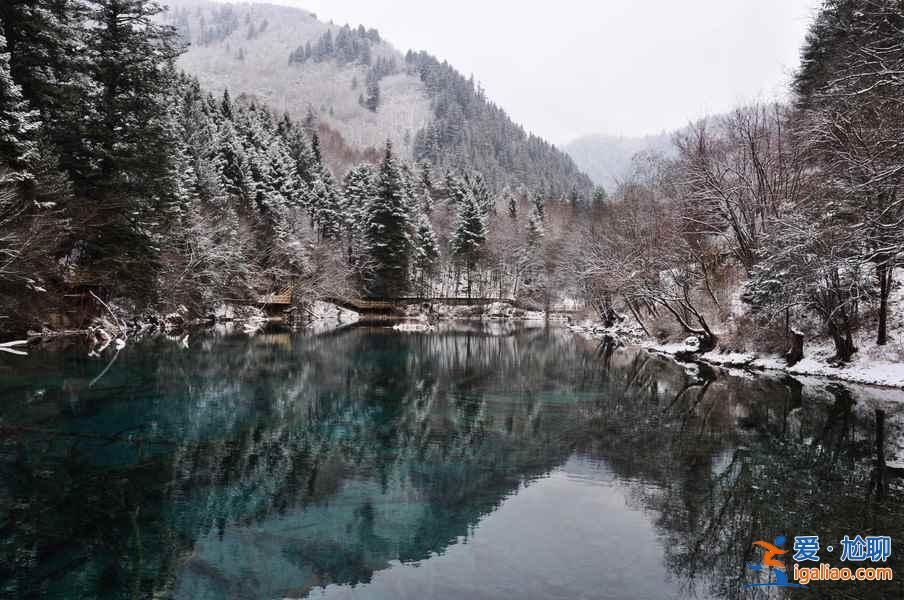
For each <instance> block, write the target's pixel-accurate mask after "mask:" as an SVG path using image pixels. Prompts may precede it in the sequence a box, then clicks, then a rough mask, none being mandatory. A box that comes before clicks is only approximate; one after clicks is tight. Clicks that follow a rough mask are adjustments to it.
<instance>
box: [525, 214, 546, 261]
mask: <svg viewBox="0 0 904 600" xmlns="http://www.w3.org/2000/svg"><path fill="white" fill-rule="evenodd" d="M540 206H542V205H540ZM544 235H545V231H544V228H543V213H542V211H541V209H540V208H539V207H538V206H537V205H534V209H533V211H531V214H530V218H528V220H527V247H528V249H530V250H531V251H533V250H536V249H537V248H538V247H539V246H540V243H541V242H542V241H543V236H544Z"/></svg>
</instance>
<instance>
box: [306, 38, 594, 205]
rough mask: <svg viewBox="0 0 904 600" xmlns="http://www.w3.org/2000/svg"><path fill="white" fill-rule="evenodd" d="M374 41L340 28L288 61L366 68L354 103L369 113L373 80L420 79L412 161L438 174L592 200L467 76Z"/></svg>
mask: <svg viewBox="0 0 904 600" xmlns="http://www.w3.org/2000/svg"><path fill="white" fill-rule="evenodd" d="M379 42H380V35H379V33H378V32H377V31H376V30H374V29H368V30H365V29H364V27H362V26H359V27H357V28H351V27H349V26H348V25H345V26H343V27H342V28H341V29H339V30H338V33H335V34H334V33H333V30H332V29H330V30H327V31H326V32H324V33H323V35H321V37H320V38H318V40H317V41H316V42H314V43H313V44H312V43H310V42H308V43H307V44H305V45H303V46H299V47H298V48H296V49H295V50H294V51H293V52H292V53H291V54H290V56H289V63H290V64H291V63H304V62H307V61H312V62H322V61H326V60H335V61H337V63H338V64H340V65H348V64H363V65H367V66H368V71H367V76H366V78H365V89H364V90H363V91H362V92H361V94H360V98H359V102H360V104H361V105H362V106H365V107H367V108H368V109H369V110H371V111H374V112H376V111H377V110H379V106H380V102H381V90H380V80H381V79H382V78H384V77H386V76H388V75H392V74H395V73H398V72H400V71H401V70H402V69H404V70H405V72H407V73H409V74H411V75H414V76H416V77H418V78H419V79H421V81H423V82H424V85H425V87H426V89H427V93H428V95H429V96H430V99H431V108H432V111H433V119H432V120H431V122H430V123H429V124H428V125H427V126H425V127H424V128H423V129H421V130H420V131H418V132H416V133H415V135H414V139H413V146H414V158H415V161H416V162H423V161H427V162H430V163H431V164H432V165H433V166H434V168H435V169H436V170H438V171H445V170H452V171H461V172H465V171H470V170H474V169H478V170H480V171H481V172H482V173H483V174H484V176H485V177H486V180H487V181H488V183H489V184H490V186H491V187H492V188H493V189H494V190H495V191H497V192H500V191H501V190H502V189H504V188H505V187H510V188H517V187H521V186H523V187H526V188H528V189H530V190H536V191H538V192H539V193H540V194H541V195H542V196H544V197H547V198H570V199H572V200H573V201H577V202H584V203H586V202H589V201H591V200H592V199H593V195H594V194H593V184H592V182H591V181H590V179H589V178H588V177H587V176H586V175H584V174H583V173H581V172H580V170H579V169H578V168H577V166H576V165H575V164H574V162H573V161H572V160H571V158H570V157H568V155H566V154H565V153H563V152H560V151H559V150H558V149H556V148H555V147H554V146H552V145H551V144H549V143H548V142H546V141H544V140H543V139H542V138H539V137H537V136H534V135H532V134H528V133H527V132H525V130H524V128H522V127H521V126H519V125H517V124H516V123H514V122H512V120H511V119H510V118H509V116H508V115H507V114H506V113H505V111H504V110H502V109H501V108H499V107H498V106H496V105H495V104H493V103H492V102H490V101H489V100H487V98H486V96H485V94H484V93H483V90H482V89H480V87H479V86H478V85H476V84H475V82H474V80H473V78H470V79H468V78H466V77H464V76H462V75H461V74H460V73H459V72H458V71H456V70H455V69H454V68H453V67H452V66H451V65H449V64H448V63H446V62H442V63H441V62H440V61H439V60H437V59H436V58H434V57H433V56H431V55H430V54H427V53H426V52H412V51H409V52H408V53H407V54H406V56H405V64H404V65H397V64H396V63H395V60H393V59H392V58H389V57H383V56H380V57H376V56H374V55H373V54H372V48H373V45H375V44H377V43H379Z"/></svg>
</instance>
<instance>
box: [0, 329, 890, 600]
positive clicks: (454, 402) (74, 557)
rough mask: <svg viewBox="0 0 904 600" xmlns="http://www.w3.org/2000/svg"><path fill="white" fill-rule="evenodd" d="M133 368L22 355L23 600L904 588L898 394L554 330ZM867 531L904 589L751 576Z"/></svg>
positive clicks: (15, 405) (2, 447)
mask: <svg viewBox="0 0 904 600" xmlns="http://www.w3.org/2000/svg"><path fill="white" fill-rule="evenodd" d="M113 356H114V355H113V354H112V353H110V354H107V355H106V356H103V357H99V358H90V357H88V356H87V355H86V350H85V348H84V347H82V346H81V345H80V344H75V343H73V345H72V346H71V347H70V348H64V349H55V350H49V349H48V350H38V351H36V352H33V353H32V354H31V356H29V357H27V358H22V357H12V356H10V357H3V356H0V597H2V598H54V599H64V598H65V599H70V598H73V599H82V598H86V599H87V598H103V599H106V598H151V597H154V598H177V599H191V600H206V599H219V598H227V599H231V598H236V599H238V598H241V599H244V598H248V599H265V598H327V599H334V598H367V599H371V598H376V599H412V600H415V599H417V600H429V599H457V598H462V599H483V598H503V599H515V598H519V599H533V598H536V599H538V600H539V599H544V600H546V599H559V598H561V599H579V598H587V599H591V598H593V599H598V598H599V599H617V600H622V599H624V600H633V599H646V598H649V599H671V598H675V599H678V598H689V597H698V598H777V597H792V598H798V597H799V598H904V586H902V582H904V561H902V560H901V555H902V554H904V547H902V546H901V545H900V544H901V543H902V541H904V492H902V486H901V484H900V481H899V480H895V479H894V478H891V477H887V481H888V482H887V484H886V485H877V484H876V481H877V479H878V478H877V472H876V469H875V463H876V448H877V446H876V430H877V427H876V422H877V421H876V413H877V410H879V411H883V412H884V414H885V425H884V430H885V431H884V442H883V448H884V450H885V452H886V458H888V459H889V460H891V459H893V458H895V456H896V454H899V453H901V452H904V449H902V448H900V447H899V446H898V444H899V442H898V441H897V440H899V439H900V436H901V431H902V422H904V402H900V398H897V397H896V395H895V394H894V393H892V392H884V391H881V390H870V389H867V388H850V387H845V386H843V385H840V384H835V383H830V382H826V381H805V382H803V383H801V382H800V381H796V380H791V379H787V378H781V377H765V376H752V375H749V374H744V373H740V374H734V375H733V374H730V373H725V372H715V371H710V370H709V369H702V370H701V369H700V368H696V367H695V368H689V367H687V366H682V365H678V364H676V363H675V362H673V361H671V360H670V359H667V358H663V357H657V356H654V355H650V354H648V353H646V352H643V351H638V350H633V349H628V348H611V347H609V346H606V345H602V346H598V345H597V342H588V341H586V340H582V339H581V338H579V337H576V336H575V335H573V334H571V333H569V332H568V331H566V330H564V329H557V328H550V329H547V328H516V327H506V326H497V327H494V328H488V327H487V326H481V325H461V326H457V327H454V328H450V329H449V330H445V331H441V332H433V333H401V332H397V331H393V330H391V329H383V328H369V327H356V328H352V329H347V330H343V331H338V332H333V333H329V334H325V335H319V336H314V335H304V334H297V333H289V332H279V331H274V332H270V333H264V334H260V335H256V336H254V337H246V336H244V335H227V334H216V333H205V334H197V335H193V336H192V337H191V338H190V339H189V340H187V348H186V347H184V344H182V343H181V342H178V341H173V340H167V339H163V338H159V339H155V340H149V341H144V342H141V343H138V344H132V345H129V346H127V347H126V348H125V349H124V350H122V351H121V352H120V353H119V355H118V356H116V358H115V361H114V362H113V363H112V364H108V363H109V362H110V360H111V358H113ZM105 369H107V370H106V372H104V370H105ZM101 375H102V376H101ZM856 534H863V535H889V536H891V537H892V540H893V554H892V557H891V559H890V561H889V562H888V566H891V567H893V568H895V570H896V572H899V573H900V575H898V576H897V577H896V579H895V580H894V581H892V582H886V583H851V582H846V583H836V584H824V583H814V584H811V586H810V588H811V589H806V590H786V589H779V588H752V589H746V588H744V587H743V586H744V585H745V584H747V583H752V582H757V581H765V579H762V578H761V577H762V576H761V575H757V574H756V573H754V572H753V571H751V570H750V569H748V568H746V567H745V563H748V562H750V563H758V562H759V561H760V559H761V556H762V555H761V553H760V551H759V550H758V549H757V548H755V547H754V546H753V545H752V543H753V542H754V541H755V540H759V539H762V540H769V541H771V540H773V539H774V538H775V537H776V536H778V535H784V536H786V538H787V539H788V540H789V541H788V542H787V543H786V545H785V548H789V547H790V545H791V541H790V540H793V538H794V536H795V535H819V536H820V539H821V540H822V541H823V546H826V545H829V544H830V543H832V542H833V541H834V542H835V546H836V549H835V551H834V552H831V553H830V552H826V551H823V552H822V553H821V556H822V559H823V561H825V562H829V563H831V564H833V565H838V564H840V562H839V559H840V545H839V544H838V543H837V541H838V540H840V539H841V538H842V536H844V535H850V536H851V537H853V536H854V535H856ZM788 556H790V553H789V554H788V555H786V562H790V561H788V560H787V557H788Z"/></svg>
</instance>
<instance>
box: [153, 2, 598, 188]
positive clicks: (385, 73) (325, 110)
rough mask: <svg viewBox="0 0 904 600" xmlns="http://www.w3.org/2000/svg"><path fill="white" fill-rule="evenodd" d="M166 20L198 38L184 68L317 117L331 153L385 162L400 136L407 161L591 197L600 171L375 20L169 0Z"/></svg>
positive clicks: (214, 84) (333, 159)
mask: <svg viewBox="0 0 904 600" xmlns="http://www.w3.org/2000/svg"><path fill="white" fill-rule="evenodd" d="M166 4H168V5H169V10H168V11H167V12H166V13H164V14H163V15H162V18H163V20H164V21H165V22H166V23H168V24H170V25H173V26H174V27H176V29H177V30H178V31H179V34H180V36H181V37H182V39H183V41H184V42H185V43H186V44H187V48H186V50H185V52H184V53H183V54H182V55H181V56H180V57H179V59H178V61H177V65H178V67H179V68H181V69H183V70H185V71H186V72H187V73H189V74H190V75H193V76H195V77H197V78H198V80H199V81H200V83H201V85H202V86H203V87H204V89H207V90H210V91H212V92H214V93H215V94H222V93H223V91H224V90H225V89H228V90H229V91H230V93H231V94H232V95H233V96H238V95H242V94H244V95H246V96H250V97H252V98H254V99H256V100H258V101H260V102H262V103H264V104H266V105H267V106H268V107H269V108H270V109H271V110H273V111H275V112H277V113H282V112H286V113H288V114H289V115H290V116H291V117H292V118H293V119H295V120H297V121H301V120H307V122H308V124H311V122H312V121H316V123H317V125H318V127H319V129H320V137H321V141H322V143H323V151H324V155H325V157H326V159H327V161H328V162H329V163H330V164H331V165H332V166H333V168H334V169H336V170H337V171H340V172H341V171H344V170H345V169H347V168H348V167H349V166H350V165H352V164H355V163H356V162H359V161H360V160H362V159H370V160H371V161H373V160H374V159H375V158H376V156H377V153H376V152H375V151H374V149H375V148H381V147H382V145H383V143H384V142H385V141H386V140H387V139H390V140H391V141H392V142H393V146H394V147H395V148H396V149H397V150H398V151H399V153H400V156H401V158H402V159H404V160H411V161H416V162H422V161H428V162H430V163H432V164H433V165H435V166H438V167H440V168H442V169H446V168H450V169H455V170H467V169H475V168H477V169H479V170H480V171H481V172H482V173H483V174H484V176H485V177H486V178H487V180H488V182H489V183H490V184H491V185H492V186H493V187H494V188H496V189H500V190H501V189H502V188H503V187H505V186H509V187H511V188H513V189H514V188H516V187H519V186H524V187H526V188H528V189H531V190H537V191H541V192H542V193H543V194H544V195H546V196H547V197H553V196H560V197H561V196H565V195H568V194H571V193H572V190H575V191H577V192H578V193H579V194H581V195H584V196H586V197H589V196H590V191H591V188H592V183H591V180H590V178H588V177H587V176H586V175H584V174H583V173H581V172H580V170H579V169H578V167H577V166H576V165H575V164H574V162H573V161H572V160H571V159H570V158H569V157H568V156H567V155H566V154H564V153H563V152H560V151H559V150H557V149H556V148H555V147H554V146H552V145H551V144H549V143H548V142H546V141H544V140H542V139H540V138H538V137H536V136H534V135H532V134H530V133H528V132H527V131H525V130H524V129H523V128H522V127H521V126H520V125H518V124H516V123H514V122H512V121H511V119H510V118H509V117H508V115H507V114H506V113H505V111H504V110H503V109H502V108H500V107H498V106H496V105H495V104H493V103H492V102H491V101H490V100H489V99H488V98H486V97H485V95H484V93H483V91H482V90H481V89H480V88H479V86H477V85H476V84H475V82H474V81H473V79H470V78H465V77H464V76H463V75H461V74H460V73H459V72H458V71H456V70H455V69H454V67H452V66H451V65H449V64H448V63H445V62H442V61H441V60H440V59H437V58H435V57H433V56H431V55H430V54H428V53H426V52H420V51H418V52H414V51H409V52H407V53H405V54H403V53H402V52H400V51H399V50H397V49H396V48H394V47H393V46H392V45H391V44H390V43H389V42H388V41H387V40H384V39H382V37H381V36H380V34H379V32H377V31H376V30H374V29H370V28H368V27H367V25H366V24H363V25H358V24H349V25H344V24H343V25H340V24H335V23H325V22H323V21H320V20H318V18H317V16H316V15H314V14H313V13H310V12H306V11H304V10H299V9H295V8H287V7H283V6H275V5H270V4H223V3H216V2H203V1H201V2H198V1H196V0H169V1H168V2H166Z"/></svg>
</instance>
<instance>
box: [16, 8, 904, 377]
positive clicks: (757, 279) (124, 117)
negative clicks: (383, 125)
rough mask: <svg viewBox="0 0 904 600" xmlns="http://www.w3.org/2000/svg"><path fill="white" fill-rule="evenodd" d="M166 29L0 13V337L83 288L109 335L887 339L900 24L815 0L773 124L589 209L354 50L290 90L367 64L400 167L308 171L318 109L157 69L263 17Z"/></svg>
mask: <svg viewBox="0 0 904 600" xmlns="http://www.w3.org/2000/svg"><path fill="white" fill-rule="evenodd" d="M161 10H163V9H161V8H160V7H159V6H158V5H157V4H156V3H153V2H148V1H145V0H90V1H89V0H22V1H16V2H7V3H4V5H3V7H2V12H0V19H2V23H3V29H2V31H3V34H4V39H3V53H2V61H0V77H2V80H3V88H2V92H0V93H2V97H0V111H2V115H3V117H2V120H0V126H2V128H3V131H2V138H0V139H2V161H3V162H2V164H3V166H2V169H3V171H2V180H0V182H2V195H0V201H2V211H0V219H2V228H0V231H2V238H0V244H2V246H0V253H2V256H3V263H2V266H0V315H2V317H3V319H2V320H0V327H2V328H4V329H6V330H10V331H25V330H40V329H41V328H42V327H48V328H61V327H67V326H75V325H77V324H78V321H80V320H82V321H83V320H84V318H85V317H86V315H87V314H88V313H91V312H92V311H96V310H97V308H98V307H97V304H96V303H95V302H93V300H92V301H90V302H87V305H86V302H85V301H83V300H82V301H78V300H73V298H79V297H82V298H83V297H84V296H85V294H86V293H88V292H90V293H91V294H96V295H98V296H100V297H102V298H104V299H105V300H109V301H113V302H115V303H116V304H117V306H120V307H122V308H123V310H124V311H126V312H128V313H129V314H140V313H142V311H146V310H154V311H161V312H166V311H170V310H174V309H175V308H177V307H185V309H186V310H188V311H189V312H190V313H191V314H193V315H195V316H204V315H208V314H211V312H212V311H213V310H214V309H215V308H216V307H217V306H218V305H220V304H221V303H222V302H223V301H224V299H242V298H252V297H257V296H258V295H260V294H267V293H273V292H278V291H281V290H283V289H286V288H288V287H291V288H292V289H293V290H294V291H295V296H296V299H297V301H298V302H301V303H305V302H310V301H312V300H314V299H318V298H323V297H328V296H330V297H338V296H348V297H351V296H356V297H358V296H364V297H366V296H372V297H373V296H377V297H387V296H396V297H397V296H404V295H417V296H423V297H430V296H468V297H498V298H508V299H512V298H514V299H521V300H524V301H526V302H530V303H533V304H534V305H536V306H550V305H551V304H552V305H554V304H557V303H562V302H567V303H569V304H570V305H572V306H573V305H577V306H579V307H584V308H585V309H586V310H588V311H590V312H591V313H592V314H595V315H597V316H599V317H601V318H602V319H603V320H604V321H606V322H607V323H609V324H612V323H613V319H615V320H618V319H621V320H622V321H625V320H627V321H630V322H631V323H633V324H634V325H636V326H637V327H638V328H640V329H641V330H642V331H643V333H644V334H645V335H648V336H651V337H657V338H659V339H668V338H670V337H671V338H682V337H684V336H688V335H690V336H696V337H697V338H699V339H700V340H701V346H700V347H702V348H708V349H712V348H715V347H717V346H718V345H720V344H724V345H728V346H729V347H735V348H748V347H751V346H756V347H759V348H768V349H771V350H773V351H783V348H784V347H785V345H786V344H787V340H788V339H789V338H791V337H793V336H792V331H793V332H795V333H794V335H798V334H801V333H802V334H803V335H804V336H805V337H808V338H820V339H826V340H830V341H831V343H832V345H833V348H834V354H835V358H836V359H838V360H840V361H847V360H849V359H851V357H852V356H854V355H855V354H856V352H857V350H858V346H862V345H863V343H861V342H858V340H859V339H863V340H869V339H872V340H874V341H871V342H869V343H870V344H871V345H874V346H885V345H886V344H887V343H888V341H889V339H891V338H894V335H891V334H890V333H889V331H890V329H892V330H895V331H897V330H898V328H899V327H900V324H899V320H900V319H899V316H898V315H899V312H900V310H901V308H900V306H899V304H900V302H899V300H898V298H899V296H900V294H898V293H897V291H896V290H898V288H899V287H900V283H899V282H898V281H896V276H895V269H896V268H897V266H898V264H899V261H900V257H901V252H902V247H904V217H902V215H904V206H902V200H901V194H900V188H901V185H902V180H904V169H902V165H904V158H902V156H904V155H902V152H901V145H900V143H899V141H900V139H901V138H902V129H901V120H900V118H899V116H900V112H901V108H902V94H901V75H900V72H901V70H902V69H901V68H900V67H901V65H902V64H904V45H902V42H901V39H900V36H899V34H898V32H899V31H900V26H901V23H902V20H904V15H902V10H901V8H900V6H899V5H898V4H896V3H894V2H889V1H885V0H831V1H829V2H826V3H825V4H824V6H823V7H822V9H821V11H820V12H819V14H818V15H817V17H816V18H815V20H814V22H813V23H812V25H811V27H810V32H809V34H808V36H807V38H806V40H804V42H803V47H802V54H801V56H802V62H801V66H800V68H799V69H798V71H797V72H796V74H795V77H794V82H793V89H792V90H790V92H791V97H792V99H791V100H790V101H789V102H786V103H771V104H770V103H760V104H753V105H747V106H742V107H739V108H737V109H736V110H734V111H732V112H730V113H727V114H723V115H717V116H712V117H707V118H705V119H702V120H699V121H696V122H693V123H691V124H690V125H689V126H687V127H685V128H683V129H681V130H679V131H678V132H677V133H675V134H674V135H673V142H672V148H671V150H670V152H668V153H661V152H655V151H653V152H645V153H640V154H638V155H636V156H635V157H634V159H633V163H632V167H631V170H630V173H629V174H628V175H627V176H625V177H623V178H621V179H620V180H619V181H618V182H617V185H614V186H611V187H610V189H609V190H608V192H607V190H604V189H603V188H600V187H597V188H592V186H591V185H590V184H589V180H588V179H587V178H586V177H585V176H583V175H581V174H580V173H579V172H577V171H576V169H575V168H574V165H573V163H571V162H570V160H568V159H566V158H565V157H564V155H562V154H560V153H557V152H551V147H550V146H549V145H548V144H547V143H546V142H544V141H542V140H540V139H539V138H535V137H533V136H530V135H528V134H526V133H525V131H524V130H523V129H522V128H520V127H519V126H517V125H514V124H513V123H512V122H511V121H510V120H509V119H508V117H507V116H505V113H503V112H501V109H499V108H497V107H496V106H495V105H494V104H492V103H491V102H489V101H488V100H487V99H486V97H485V94H484V92H483V91H482V89H481V88H480V86H479V85H478V84H475V82H474V81H473V79H471V80H469V79H466V78H465V77H463V76H461V75H460V74H458V73H457V72H456V71H455V70H454V69H453V68H452V67H451V66H450V65H448V63H440V62H439V61H438V60H437V59H435V58H433V57H432V56H430V55H429V54H426V53H424V52H408V53H407V55H405V56H404V61H403V62H404V64H400V63H397V62H396V60H395V58H393V57H392V56H390V55H389V54H386V52H387V51H386V49H385V47H384V46H382V45H381V44H383V43H384V42H383V40H382V39H381V37H380V35H379V33H377V32H376V31H375V30H372V29H365V28H364V27H357V28H352V27H349V26H344V27H332V28H328V29H326V30H325V32H324V33H322V34H320V35H319V37H317V38H315V39H314V40H313V42H312V41H308V42H306V43H303V44H300V45H299V46H298V47H297V48H296V49H295V50H294V51H293V52H292V53H291V55H290V56H289V57H288V60H287V64H286V68H287V69H292V68H297V65H300V64H301V65H304V64H317V65H333V64H334V65H336V66H337V68H341V67H343V66H348V65H353V66H355V68H358V67H360V68H361V69H363V70H362V71H361V72H363V73H366V77H364V79H363V80H362V81H360V82H358V81H357V79H354V80H353V82H352V83H353V86H358V87H359V88H360V102H361V105H362V107H363V108H364V109H366V111H365V114H366V113H367V112H373V113H376V114H378V115H379V114H380V113H381V112H382V111H383V110H386V108H385V107H384V106H383V104H382V102H383V100H381V98H382V96H381V92H380V86H381V85H384V84H385V82H386V81H387V80H388V79H391V78H392V77H402V76H404V77H409V76H411V77H414V78H415V79H416V80H418V81H420V82H421V84H423V85H424V89H425V90H426V95H427V97H428V99H429V102H430V106H431V111H432V115H433V116H432V118H431V119H430V121H429V123H428V125H427V126H425V127H424V128H422V129H420V130H418V131H416V132H414V135H413V136H412V137H411V140H410V147H407V148H401V149H400V148H398V147H397V146H395V145H393V144H392V143H390V142H386V143H385V145H384V146H382V147H380V148H379V149H372V150H371V151H370V153H369V154H367V153H365V154H363V155H360V157H359V158H360V160H359V161H358V162H356V163H354V164H348V161H344V160H338V159H336V157H335V155H331V156H327V153H326V152H325V150H324V141H323V139H322V138H323V136H324V135H330V136H332V135H333V134H335V133H336V132H334V131H332V130H330V128H329V127H328V126H327V127H325V126H324V125H323V124H322V123H320V119H321V116H322V115H324V114H326V113H324V112H323V111H324V108H321V109H312V107H310V106H308V107H307V108H306V110H304V111H301V112H302V113H303V114H304V115H305V117H304V118H301V119H296V118H293V117H292V116H290V114H289V113H290V112H292V111H288V110H286V111H280V110H277V109H275V108H274V107H272V106H270V105H268V104H267V103H266V102H265V101H262V100H261V99H260V98H257V97H256V96H255V95H252V94H246V93H239V94H231V93H230V90H228V89H225V90H210V89H205V88H204V87H203V86H202V85H201V84H200V83H199V81H198V80H197V79H195V78H193V76H192V75H191V74H188V73H185V72H183V71H182V70H181V69H179V68H178V67H177V66H176V60H177V58H178V57H179V56H180V54H181V53H182V52H184V51H185V50H186V48H187V46H186V43H187V40H195V42H194V43H199V44H202V45H203V46H205V47H210V46H212V45H215V44H222V43H224V40H228V39H232V38H230V37H229V36H235V35H237V34H236V32H243V31H244V29H243V28H244V27H245V26H247V29H248V31H247V35H244V34H243V36H242V37H243V39H247V40H252V39H258V38H261V37H264V36H266V35H267V34H268V32H269V31H271V30H272V28H273V26H272V25H269V27H268V21H267V20H263V21H255V20H254V19H253V18H252V15H251V13H248V14H244V17H243V19H244V21H243V22H240V19H239V16H238V13H235V12H232V9H231V8H228V9H227V7H224V8H222V9H217V10H216V11H215V13H214V14H215V15H217V16H216V18H215V19H212V20H211V21H204V15H203V14H202V13H201V12H200V9H198V12H194V13H193V12H191V9H189V8H181V9H177V10H176V12H175V13H174V14H173V15H171V16H168V17H164V16H163V14H162V13H161ZM199 15H200V16H199ZM198 19H200V21H198V22H200V23H201V24H202V25H203V27H201V25H198V24H197V23H196V21H197V20H198ZM190 26H191V27H194V28H195V30H194V33H193V34H189V33H188V29H189V27H190ZM199 27H201V29H200V31H199ZM230 51H231V52H235V48H231V49H230ZM235 60H239V59H235ZM356 72H357V71H356ZM329 110H332V109H329ZM294 112H295V113H298V112H299V111H297V110H296V111H294ZM327 112H329V111H327ZM494 127H498V129H494ZM336 135H338V134H336ZM340 137H341V136H340ZM498 140H508V141H507V142H506V143H504V144H500V143H498ZM334 142H335V139H332V138H331V141H330V144H329V145H330V148H331V149H334V146H335V144H334ZM488 149H491V150H488ZM331 151H332V150H331ZM524 156H530V157H533V158H532V159H531V160H524V159H523V158H519V157H524ZM572 171H573V176H572V178H571V180H570V181H569V180H568V179H567V178H565V179H563V175H562V174H563V173H569V172H572ZM792 354H795V355H797V354H800V352H799V351H795V352H794V353H792ZM793 358H795V357H793V356H792V359H793Z"/></svg>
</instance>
